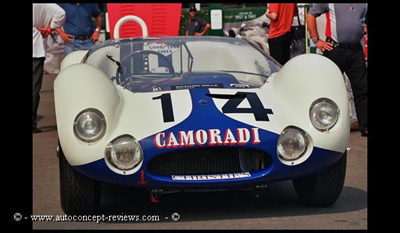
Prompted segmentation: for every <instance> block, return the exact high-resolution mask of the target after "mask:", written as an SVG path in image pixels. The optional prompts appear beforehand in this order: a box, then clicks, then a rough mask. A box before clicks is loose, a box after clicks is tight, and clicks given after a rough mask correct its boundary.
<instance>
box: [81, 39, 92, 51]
mask: <svg viewBox="0 0 400 233" xmlns="http://www.w3.org/2000/svg"><path fill="white" fill-rule="evenodd" d="M93 46H94V43H93V42H92V41H91V40H90V39H87V40H84V41H82V47H81V49H84V50H89V49H91V48H92V47H93Z"/></svg>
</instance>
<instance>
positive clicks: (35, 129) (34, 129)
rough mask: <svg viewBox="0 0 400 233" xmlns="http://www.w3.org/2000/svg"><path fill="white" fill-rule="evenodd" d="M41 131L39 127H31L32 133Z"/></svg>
mask: <svg viewBox="0 0 400 233" xmlns="http://www.w3.org/2000/svg"><path fill="white" fill-rule="evenodd" d="M41 132H42V130H41V129H39V128H36V127H35V128H33V129H32V133H41Z"/></svg>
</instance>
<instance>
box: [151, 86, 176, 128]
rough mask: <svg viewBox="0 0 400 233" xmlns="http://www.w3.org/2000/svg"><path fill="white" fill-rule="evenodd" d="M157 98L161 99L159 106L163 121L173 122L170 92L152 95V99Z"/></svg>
mask: <svg viewBox="0 0 400 233" xmlns="http://www.w3.org/2000/svg"><path fill="white" fill-rule="evenodd" d="M158 99H161V107H162V112H163V118H164V122H173V121H174V120H175V118H174V112H173V110H172V101H171V93H167V94H162V95H160V96H157V97H153V100H158Z"/></svg>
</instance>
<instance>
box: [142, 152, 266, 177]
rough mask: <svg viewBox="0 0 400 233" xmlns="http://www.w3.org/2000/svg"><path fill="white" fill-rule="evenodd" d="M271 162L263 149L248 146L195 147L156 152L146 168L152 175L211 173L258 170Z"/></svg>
mask: <svg viewBox="0 0 400 233" xmlns="http://www.w3.org/2000/svg"><path fill="white" fill-rule="evenodd" d="M271 162H272V161H271V157H270V156H269V155H267V154H266V153H265V152H263V151H260V150H257V149H252V148H235V147H215V148H196V149H187V150H180V151H176V152H171V153H166V154H161V155H159V156H156V157H154V158H152V159H151V160H150V161H149V163H148V166H147V169H148V171H149V172H150V173H152V174H154V175H165V176H167V175H211V174H224V173H236V172H248V171H258V170H262V169H265V168H267V167H268V166H269V165H271Z"/></svg>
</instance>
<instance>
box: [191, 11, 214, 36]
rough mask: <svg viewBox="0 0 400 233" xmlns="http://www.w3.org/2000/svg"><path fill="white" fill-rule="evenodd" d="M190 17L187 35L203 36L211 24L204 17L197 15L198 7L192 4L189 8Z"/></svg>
mask: <svg viewBox="0 0 400 233" xmlns="http://www.w3.org/2000/svg"><path fill="white" fill-rule="evenodd" d="M189 14H190V19H189V22H188V25H187V28H186V32H185V34H186V35H187V36H203V35H205V34H206V33H207V31H208V29H210V27H211V26H210V24H209V23H207V21H205V20H204V19H202V18H200V17H199V16H197V9H196V7H194V6H192V7H191V8H190V9H189Z"/></svg>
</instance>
